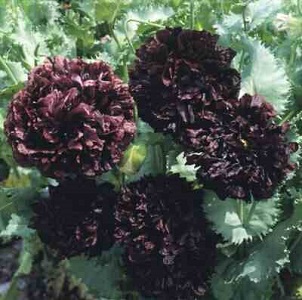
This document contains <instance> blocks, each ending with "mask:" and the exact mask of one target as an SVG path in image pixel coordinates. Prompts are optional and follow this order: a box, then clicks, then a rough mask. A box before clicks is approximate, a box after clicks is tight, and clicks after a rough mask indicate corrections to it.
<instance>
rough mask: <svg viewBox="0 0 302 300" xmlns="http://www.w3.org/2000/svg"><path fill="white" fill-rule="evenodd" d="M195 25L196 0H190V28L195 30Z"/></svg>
mask: <svg viewBox="0 0 302 300" xmlns="http://www.w3.org/2000/svg"><path fill="white" fill-rule="evenodd" d="M194 25H195V15H194V0H190V28H191V29H192V30H193V29H194Z"/></svg>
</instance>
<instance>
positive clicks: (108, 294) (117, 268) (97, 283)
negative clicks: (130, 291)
mask: <svg viewBox="0 0 302 300" xmlns="http://www.w3.org/2000/svg"><path fill="white" fill-rule="evenodd" d="M121 253H122V250H121V249H120V248H118V247H114V248H112V249H111V250H110V251H105V252H103V253H102V255H101V256H100V257H97V258H90V259H88V258H85V257H82V256H78V257H73V258H71V259H70V260H69V264H70V266H69V269H70V272H71V274H72V275H73V276H75V277H76V278H79V279H81V280H82V281H83V282H84V283H85V284H86V285H87V287H88V288H89V291H90V292H91V293H92V294H94V295H95V296H96V297H98V298H101V299H104V298H105V299H122V298H123V297H122V292H121V290H120V286H119V283H120V282H121V281H123V278H124V274H123V272H122V268H121V262H120V256H121Z"/></svg>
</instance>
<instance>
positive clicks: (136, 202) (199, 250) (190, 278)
mask: <svg viewBox="0 0 302 300" xmlns="http://www.w3.org/2000/svg"><path fill="white" fill-rule="evenodd" d="M116 222H117V224H116V231H115V237H116V239H117V241H119V242H121V243H122V244H123V245H124V248H125V253H124V257H123V258H124V262H125V266H126V268H127V273H128V274H129V275H130V276H131V277H132V279H133V284H134V285H135V287H136V288H137V289H138V290H139V291H140V292H141V293H142V294H143V295H145V296H156V297H158V298H159V299H169V300H170V299H195V298H197V297H199V296H204V295H205V294H206V292H207V289H208V284H207V280H208V278H209V276H210V274H211V272H212V267H213V265H214V259H215V257H214V253H215V240H216V238H215V237H214V236H213V235H212V233H210V232H209V231H208V226H207V222H206V219H205V216H204V214H203V210H202V193H201V191H200V190H192V188H191V185H190V184H189V183H188V182H186V181H185V180H184V179H182V178H180V177H179V176H178V175H173V176H164V175H160V176H157V177H155V178H153V177H151V176H150V177H144V178H142V179H141V180H139V181H137V182H133V183H130V184H129V185H128V186H127V187H125V188H123V190H122V192H121V196H120V199H119V202H118V204H117V209H116Z"/></svg>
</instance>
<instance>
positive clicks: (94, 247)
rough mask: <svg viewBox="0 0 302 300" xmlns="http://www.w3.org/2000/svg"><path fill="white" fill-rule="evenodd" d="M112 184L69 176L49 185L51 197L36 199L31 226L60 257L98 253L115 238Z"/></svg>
mask: <svg viewBox="0 0 302 300" xmlns="http://www.w3.org/2000/svg"><path fill="white" fill-rule="evenodd" d="M116 199H117V194H116V193H115V191H114V190H113V186H112V185H111V184H109V183H104V184H102V185H100V186H97V185H96V183H95V181H94V180H90V179H86V180H84V179H81V180H80V179H77V180H68V181H65V182H63V183H61V184H60V185H59V186H57V187H54V186H50V187H49V197H47V198H46V199H43V198H42V199H40V201H38V202H36V203H34V205H33V211H34V216H33V218H32V220H31V227H33V228H35V229H36V230H37V232H38V235H39V237H40V238H41V240H42V241H43V242H44V243H45V244H46V245H48V246H49V247H50V248H52V249H54V250H56V252H57V254H58V256H59V257H62V258H64V257H71V256H75V255H80V254H87V255H89V256H93V255H99V254H100V253H101V251H102V250H107V249H109V248H110V247H111V246H112V244H113V242H114V240H113V234H114V209H115V205H116Z"/></svg>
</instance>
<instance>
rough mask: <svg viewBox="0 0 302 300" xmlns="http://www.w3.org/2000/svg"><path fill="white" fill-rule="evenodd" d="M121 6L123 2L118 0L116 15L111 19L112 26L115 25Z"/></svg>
mask: <svg viewBox="0 0 302 300" xmlns="http://www.w3.org/2000/svg"><path fill="white" fill-rule="evenodd" d="M121 4H122V1H121V0H118V1H117V4H116V9H115V11H114V13H113V15H112V18H111V22H110V23H111V24H114V23H115V19H116V15H117V13H118V12H119V11H120V7H121Z"/></svg>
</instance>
